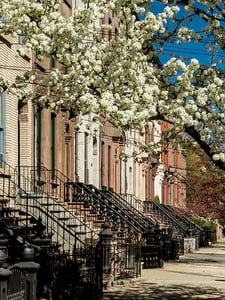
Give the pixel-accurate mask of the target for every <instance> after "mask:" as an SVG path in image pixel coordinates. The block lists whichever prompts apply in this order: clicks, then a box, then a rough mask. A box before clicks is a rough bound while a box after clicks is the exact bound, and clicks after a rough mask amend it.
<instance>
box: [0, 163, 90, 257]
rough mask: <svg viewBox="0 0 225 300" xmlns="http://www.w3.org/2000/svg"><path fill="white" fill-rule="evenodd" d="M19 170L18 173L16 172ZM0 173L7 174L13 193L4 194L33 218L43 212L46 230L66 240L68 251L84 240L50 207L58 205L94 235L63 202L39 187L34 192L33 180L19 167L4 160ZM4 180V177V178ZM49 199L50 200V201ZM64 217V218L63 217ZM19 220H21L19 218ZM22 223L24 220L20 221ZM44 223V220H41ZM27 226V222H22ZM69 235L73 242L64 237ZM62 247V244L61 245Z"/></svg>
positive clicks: (65, 213)
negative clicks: (60, 232)
mask: <svg viewBox="0 0 225 300" xmlns="http://www.w3.org/2000/svg"><path fill="white" fill-rule="evenodd" d="M18 172H19V173H18ZM0 174H2V175H4V174H9V176H7V177H6V178H7V180H8V181H9V184H10V186H12V185H13V191H14V193H13V195H11V194H9V192H8V191H7V192H5V195H6V196H7V197H8V198H11V199H13V200H15V204H17V205H20V206H21V208H23V209H22V210H23V211H24V213H26V214H29V215H31V216H33V217H35V218H38V217H39V216H40V213H42V214H44V215H42V218H43V219H45V220H46V222H45V224H44V225H46V227H47V230H48V231H50V234H51V233H53V232H54V233H56V238H57V241H58V240H59V239H58V238H61V239H62V240H63V241H65V242H67V243H68V244H69V245H70V248H71V249H70V251H71V252H72V251H73V250H74V245H75V244H76V243H77V244H78V243H79V244H82V245H84V241H83V240H82V239H80V238H79V236H78V234H79V231H77V230H75V228H73V227H69V226H68V225H67V224H66V223H65V221H64V220H63V218H62V217H61V218H60V220H59V219H58V218H57V217H56V215H54V214H53V213H51V211H50V207H51V208H53V209H54V207H57V208H58V207H60V210H61V212H62V213H63V214H64V216H65V215H67V217H70V218H71V219H73V220H74V221H75V220H76V222H77V223H78V224H79V226H80V227H85V232H86V233H87V234H88V235H89V236H94V234H95V233H94V231H93V230H92V229H91V228H90V227H89V226H88V224H87V223H85V222H84V221H83V220H82V219H81V218H79V217H78V216H76V215H75V214H74V213H73V212H72V211H70V210H68V209H67V208H66V207H65V206H64V205H63V203H61V202H59V201H57V199H55V198H53V197H52V196H49V194H48V193H47V192H46V191H44V190H43V189H42V188H41V187H38V189H36V191H35V192H34V190H33V188H34V182H32V180H31V178H28V177H25V176H23V174H22V173H21V167H20V168H17V167H16V168H13V167H11V166H10V165H9V164H8V163H6V162H4V168H3V170H0ZM4 180H5V178H4ZM22 198H23V199H24V198H26V200H27V201H25V203H20V202H22V201H20V199H22ZM31 199H32V201H33V203H32V205H31V204H30V203H29V202H30V201H31ZM40 199H42V200H43V199H44V200H46V201H47V202H46V208H45V209H44V205H43V203H42V201H41V200H40ZM50 200H51V201H50ZM65 219H66V218H65ZM20 221H21V220H20ZM21 222H23V223H24V221H21ZM43 223H44V222H43ZM24 225H26V226H28V224H27V223H26V224H24ZM59 228H61V230H62V231H63V234H61V235H60V234H59V231H58V230H57V229H59ZM66 234H67V236H68V235H69V237H70V238H71V239H74V243H73V244H72V242H71V241H70V240H66V239H65V237H66ZM62 248H63V245H62Z"/></svg>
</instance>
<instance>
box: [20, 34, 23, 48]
mask: <svg viewBox="0 0 225 300" xmlns="http://www.w3.org/2000/svg"><path fill="white" fill-rule="evenodd" d="M19 44H20V45H22V46H24V35H19Z"/></svg>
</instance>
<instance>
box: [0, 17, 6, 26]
mask: <svg viewBox="0 0 225 300" xmlns="http://www.w3.org/2000/svg"><path fill="white" fill-rule="evenodd" d="M0 23H2V24H3V26H4V25H5V24H6V17H5V16H2V17H0ZM2 24H0V26H2Z"/></svg>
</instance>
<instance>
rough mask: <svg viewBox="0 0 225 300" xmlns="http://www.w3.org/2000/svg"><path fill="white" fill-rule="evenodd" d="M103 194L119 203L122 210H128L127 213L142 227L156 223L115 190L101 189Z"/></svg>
mask: <svg viewBox="0 0 225 300" xmlns="http://www.w3.org/2000/svg"><path fill="white" fill-rule="evenodd" d="M102 192H103V193H104V194H106V195H107V196H108V197H110V199H111V200H112V201H113V202H114V203H117V204H118V205H120V206H121V207H122V208H123V209H124V210H126V211H128V212H129V214H130V215H131V216H132V217H133V218H134V219H135V220H137V222H138V223H140V224H142V225H143V227H144V228H146V229H147V228H148V226H154V225H156V222H154V221H153V220H152V219H151V218H150V217H148V216H145V215H144V214H143V213H142V212H141V211H139V210H137V209H136V208H135V207H134V206H132V205H131V204H130V203H129V202H128V201H127V200H126V199H125V198H123V197H121V196H120V195H118V194H117V193H115V192H112V191H110V190H102Z"/></svg>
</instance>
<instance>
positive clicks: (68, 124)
mask: <svg viewBox="0 0 225 300" xmlns="http://www.w3.org/2000/svg"><path fill="white" fill-rule="evenodd" d="M79 7H82V2H81V1H75V2H74V1H72V0H66V1H62V3H61V6H60V10H61V12H62V14H63V16H65V17H70V16H71V15H72V13H73V9H79ZM101 22H102V23H109V24H111V26H112V29H111V30H110V31H107V32H103V34H104V36H105V37H106V38H109V39H111V38H115V37H116V36H117V33H118V30H119V28H118V22H117V20H116V18H115V16H114V14H113V13H112V12H111V13H108V14H107V15H106V16H105V18H104V19H103V20H101ZM1 41H2V43H1V48H2V49H1V53H2V54H1V57H0V60H1V61H2V63H1V65H2V68H1V69H0V75H1V76H2V77H3V78H5V79H7V80H8V81H11V82H13V81H14V79H15V76H16V75H17V74H20V73H21V74H22V72H23V71H24V69H26V70H31V69H32V68H33V69H36V70H38V72H39V73H40V74H42V75H43V76H44V75H45V73H47V72H48V71H49V70H50V69H51V68H59V69H61V70H62V67H61V66H60V65H58V64H57V62H56V61H55V60H54V58H53V57H52V58H46V57H45V58H43V59H42V60H39V58H38V53H35V54H33V56H31V55H30V54H29V55H26V56H24V57H23V58H22V57H19V56H18V57H16V56H15V54H16V51H17V50H18V47H20V46H21V45H20V43H21V41H22V39H21V37H18V39H17V40H15V38H12V37H8V36H7V37H3V36H2V37H1ZM62 71H63V70H62ZM31 88H32V87H31ZM6 98H7V100H6ZM6 104H7V105H6ZM4 110H5V111H4ZM9 111H10V113H8V112H9ZM1 113H2V117H1V122H2V124H1V127H2V128H1V132H0V133H1V139H0V142H1V146H0V147H1V148H0V153H1V155H2V158H4V160H6V161H7V162H8V163H9V164H11V165H12V166H32V167H34V169H35V172H36V175H37V176H38V183H39V184H42V183H44V182H45V180H46V179H45V178H43V177H46V174H45V171H46V170H51V172H52V181H53V183H54V174H55V172H57V176H61V175H59V174H62V176H63V177H64V178H67V179H68V180H71V181H80V182H84V183H87V184H90V183H91V184H93V185H95V186H97V187H98V188H102V189H111V190H113V191H115V192H116V193H119V194H123V195H125V197H126V198H127V199H129V201H132V203H134V199H135V198H136V199H140V200H141V201H144V200H146V199H150V200H154V199H157V200H158V201H159V202H161V203H164V204H173V205H181V206H185V205H184V202H185V189H184V184H182V182H184V180H183V179H182V178H184V176H185V160H184V159H183V158H182V153H181V151H179V150H177V149H176V150H174V149H169V151H168V153H167V154H165V153H164V154H162V156H161V158H160V159H158V160H156V159H155V158H153V157H152V155H151V153H150V152H144V153H143V152H141V153H139V152H140V150H139V149H138V148H137V147H136V144H137V143H142V144H147V143H148V142H150V141H153V140H155V141H157V140H159V139H160V137H161V130H166V127H165V126H166V125H162V126H160V125H159V124H158V123H157V122H153V128H152V132H151V133H148V134H144V135H140V134H139V133H138V132H137V131H135V130H130V131H127V132H124V131H123V130H121V129H120V128H117V127H115V126H114V125H113V124H112V123H111V122H110V120H105V119H104V116H100V121H102V122H101V124H103V125H101V126H100V125H98V124H97V123H94V122H92V119H93V116H92V115H86V116H83V115H80V116H78V117H74V116H71V114H70V113H69V112H68V111H63V109H62V110H61V111H60V113H58V114H55V113H54V112H52V111H51V110H50V109H39V108H38V107H37V108H34V107H32V105H31V103H27V104H21V103H18V100H17V99H16V97H15V96H13V95H11V94H7V95H6V93H5V92H4V91H3V92H2V97H1ZM164 127H165V128H164ZM168 174H169V175H168ZM171 176H172V177H173V178H172V179H171Z"/></svg>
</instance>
